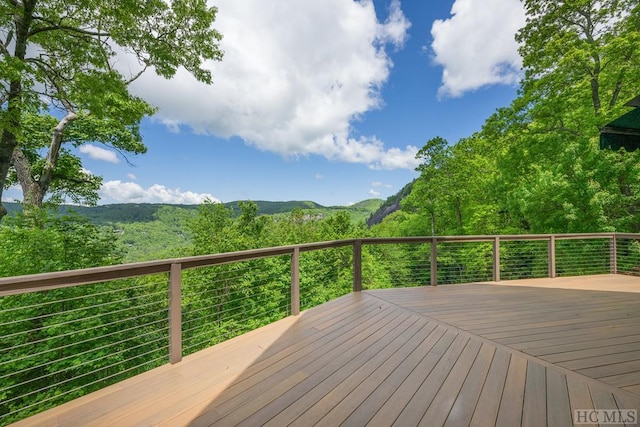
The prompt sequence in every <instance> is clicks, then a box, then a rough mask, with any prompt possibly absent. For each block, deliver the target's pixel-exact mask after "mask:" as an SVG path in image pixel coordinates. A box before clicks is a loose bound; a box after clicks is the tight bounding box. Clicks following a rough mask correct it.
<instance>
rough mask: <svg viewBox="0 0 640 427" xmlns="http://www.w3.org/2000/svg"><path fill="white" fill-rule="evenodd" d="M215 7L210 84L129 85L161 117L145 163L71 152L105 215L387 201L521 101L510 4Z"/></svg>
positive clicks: (229, 3) (85, 150) (181, 76)
mask: <svg viewBox="0 0 640 427" xmlns="http://www.w3.org/2000/svg"><path fill="white" fill-rule="evenodd" d="M213 4H215V5H216V6H217V7H218V16H217V19H216V24H215V26H216V28H217V29H218V30H219V31H220V32H221V33H222V34H223V36H224V39H223V40H222V42H221V47H222V49H223V50H224V52H225V56H224V59H223V60H222V62H219V63H211V64H208V68H210V69H211V70H212V72H213V78H214V83H213V85H211V86H206V85H204V84H202V83H199V82H197V81H196V80H195V79H194V78H192V77H191V76H190V75H189V74H188V73H187V72H184V71H179V72H178V74H177V75H176V76H175V77H174V78H173V79H171V80H163V79H162V78H160V77H157V76H156V75H155V74H153V73H148V74H145V75H144V76H143V77H142V78H141V79H139V80H138V81H136V82H135V83H134V85H133V86H132V87H131V90H132V91H133V92H134V93H135V94H136V95H138V96H141V97H142V98H144V99H146V100H147V101H149V102H150V103H151V104H153V105H155V106H157V107H158V112H157V114H156V115H154V116H153V117H151V118H149V119H145V121H144V122H143V125H142V133H143V137H144V143H145V144H146V145H147V147H148V152H147V153H146V154H144V155H139V156H130V157H128V158H124V157H123V156H122V155H121V154H120V153H117V152H115V151H112V150H109V149H108V148H107V147H105V146H101V145H99V144H93V145H91V144H90V145H85V146H83V147H81V148H80V149H79V151H78V152H77V153H78V155H79V156H80V157H81V158H82V160H83V164H84V165H85V168H87V169H88V170H90V171H91V172H93V173H95V174H98V175H101V176H103V177H104V184H103V187H102V189H101V191H100V195H101V201H100V204H107V203H129V202H138V203H142V202H150V203H151V202H153V203H185V204H197V203H201V202H202V201H203V200H205V199H207V198H208V199H211V200H214V201H215V200H219V201H223V202H228V201H233V200H241V199H251V200H273V201H276V200H313V201H315V202H317V203H320V204H323V205H327V206H329V205H347V204H350V203H355V202H358V201H361V200H364V199H368V198H383V199H384V198H386V197H388V196H390V195H392V194H394V193H396V192H397V191H398V190H399V189H400V188H402V187H403V186H404V185H405V184H407V183H408V182H410V181H411V180H412V179H413V178H415V177H416V176H417V172H416V171H415V167H416V166H417V165H418V163H417V162H416V159H415V154H416V152H417V151H418V149H419V148H420V147H422V145H424V143H425V142H426V141H428V140H429V139H431V138H433V137H436V136H441V137H444V138H445V139H447V140H448V141H449V142H450V143H455V142H456V141H458V140H459V139H460V138H464V137H467V136H470V135H472V134H473V133H474V132H476V131H478V130H479V129H480V127H481V126H482V124H483V123H484V121H485V119H486V118H488V117H489V115H490V114H491V113H493V111H495V109H496V108H499V107H503V106H507V105H508V104H509V103H510V102H511V100H512V99H513V98H514V97H515V96H516V91H517V83H518V81H519V79H520V77H521V74H520V67H521V61H520V57H519V55H518V52H517V48H518V46H517V44H516V42H515V40H514V35H515V32H516V31H517V29H518V28H520V27H521V26H522V25H524V21H525V16H524V11H523V8H522V5H521V3H520V1H519V0H483V1H476V0H455V1H452V0H437V1H432V2H422V1H411V2H410V1H407V0H405V1H404V2H402V1H399V0H374V1H370V0H362V1H353V0H307V1H303V2H301V1H298V0H275V1H269V2H265V1H261V0H217V1H214V2H213ZM118 66H119V67H121V69H122V70H125V71H126V70H127V69H129V68H132V67H134V66H135V64H133V63H131V62H130V58H127V57H126V56H122V58H120V59H119V62H118ZM4 196H5V199H6V200H11V199H17V200H20V199H21V194H20V191H19V189H18V188H12V189H9V190H8V191H6V192H5V195H4Z"/></svg>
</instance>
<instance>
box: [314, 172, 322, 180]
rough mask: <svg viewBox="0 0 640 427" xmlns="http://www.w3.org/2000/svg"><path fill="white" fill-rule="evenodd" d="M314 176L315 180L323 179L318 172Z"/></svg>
mask: <svg viewBox="0 0 640 427" xmlns="http://www.w3.org/2000/svg"><path fill="white" fill-rule="evenodd" d="M314 178H315V179H317V180H322V179H324V176H323V175H320V174H319V173H317V174H315V175H314Z"/></svg>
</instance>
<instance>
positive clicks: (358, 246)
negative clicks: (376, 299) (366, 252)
mask: <svg viewBox="0 0 640 427" xmlns="http://www.w3.org/2000/svg"><path fill="white" fill-rule="evenodd" d="M360 291H362V240H356V241H355V242H353V292H360Z"/></svg>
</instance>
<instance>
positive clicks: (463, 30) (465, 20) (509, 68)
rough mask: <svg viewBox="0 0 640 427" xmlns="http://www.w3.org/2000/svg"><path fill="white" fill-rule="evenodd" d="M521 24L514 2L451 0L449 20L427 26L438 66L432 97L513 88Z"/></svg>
mask: <svg viewBox="0 0 640 427" xmlns="http://www.w3.org/2000/svg"><path fill="white" fill-rule="evenodd" d="M524 24H525V12H524V8H523V6H522V3H521V1H520V0H483V1H476V0H456V1H455V2H454V4H453V6H452V8H451V17H450V18H448V19H445V20H436V21H435V22H434V23H433V26H432V27H431V35H432V37H433V42H432V44H431V49H432V51H433V54H434V60H435V62H436V63H437V64H438V65H441V66H442V67H443V71H442V86H441V87H440V89H439V91H438V95H439V96H441V97H442V96H451V97H457V96H461V95H462V94H464V93H465V92H468V91H473V90H475V89H478V88H480V87H483V86H486V85H492V84H516V83H518V82H519V80H520V78H521V77H522V74H521V67H522V59H521V57H520V55H519V54H518V44H517V42H516V41H515V34H516V32H517V31H518V30H519V29H520V28H521V27H523V26H524Z"/></svg>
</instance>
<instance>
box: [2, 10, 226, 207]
mask: <svg viewBox="0 0 640 427" xmlns="http://www.w3.org/2000/svg"><path fill="white" fill-rule="evenodd" d="M216 13H217V9H216V8H215V7H209V6H208V5H207V2H206V1H205V0H174V1H172V2H170V3H169V2H165V1H163V0H143V1H138V0H135V1H134V0H123V1H119V2H115V3H114V2H101V1H96V0H71V1H67V0H65V1H60V0H40V1H33V2H28V3H26V4H25V5H24V7H18V6H17V5H13V4H12V3H6V2H5V3H2V4H0V17H1V18H0V25H1V26H2V31H1V32H0V34H2V36H0V46H4V48H3V49H1V50H0V54H2V56H3V60H2V61H0V81H1V83H2V84H1V85H0V99H2V102H1V103H0V106H1V107H0V122H1V124H2V129H3V132H2V135H1V139H0V196H1V194H2V189H3V188H4V187H6V185H7V184H8V182H7V181H6V179H7V176H8V174H9V169H10V166H11V165H12V163H15V162H12V159H11V153H12V151H13V150H14V148H15V147H16V146H18V147H20V148H21V149H22V151H23V152H30V153H31V154H34V153H38V154H42V157H43V158H45V157H46V158H48V162H49V164H47V168H46V169H45V174H44V175H42V176H38V175H36V174H32V173H31V170H36V169H38V166H37V165H36V164H35V163H33V164H31V163H25V162H24V161H25V158H23V159H22V162H18V163H16V164H15V165H16V166H17V167H19V168H20V171H17V172H18V173H17V174H14V175H12V176H13V177H14V178H15V177H16V176H17V177H20V178H19V180H20V184H21V185H22V187H23V193H25V201H26V202H29V203H34V204H36V205H41V204H42V202H43V200H44V197H45V195H46V193H47V192H49V191H50V190H51V189H52V188H53V187H54V186H56V185H57V186H58V187H59V188H60V187H62V186H63V185H62V184H61V183H60V182H58V183H55V180H56V179H57V178H58V177H60V176H69V173H68V172H69V170H68V169H67V171H66V172H65V173H62V174H61V173H58V172H55V173H53V174H52V170H54V169H55V168H56V167H57V159H58V158H59V153H60V151H61V146H62V144H68V143H72V144H74V145H75V146H78V145H82V144H85V143H89V142H94V143H95V142H99V143H104V144H107V145H108V146H111V147H113V148H116V149H118V150H119V151H120V152H121V153H136V154H139V153H144V152H145V151H146V148H145V147H144V145H143V143H142V137H141V135H140V129H139V125H140V121H141V120H142V119H143V118H144V117H145V116H148V115H151V114H153V113H154V112H155V109H154V108H153V107H152V106H151V105H149V104H148V103H147V102H145V101H144V100H142V99H140V98H137V97H134V96H132V95H131V94H130V93H129V91H128V85H129V83H130V82H131V81H133V80H135V79H136V78H138V77H139V76H140V75H141V74H142V73H143V72H145V71H146V70H154V71H155V72H156V73H157V74H159V75H161V76H163V77H166V78H171V77H172V76H174V75H175V73H176V72H177V70H178V69H179V68H180V67H183V68H185V69H186V70H187V71H189V72H190V73H191V74H192V75H193V76H194V77H195V78H196V79H198V80H200V81H202V82H205V83H211V81H212V78H211V73H210V71H209V69H208V68H207V67H206V62H207V61H219V60H221V59H222V51H221V50H220V48H219V45H218V43H219V41H220V39H221V38H222V35H221V34H220V33H219V32H218V31H216V30H215V29H214V28H213V22H214V20H215V17H216ZM3 37H4V39H3ZM10 49H13V50H12V51H11V50H10ZM122 55H129V60H130V59H133V61H129V60H127V61H128V62H130V64H131V65H130V67H122V66H119V62H122V61H123V56H122ZM35 116H43V117H42V118H35ZM52 117H56V118H57V119H58V120H57V122H55V123H54V122H53V120H52V119H51V118H52ZM61 117H66V120H64V119H63V120H60V118H61ZM34 119H35V124H33V125H32V124H31V123H32V121H34ZM45 123H46V130H45ZM54 127H55V129H56V132H53V129H54ZM47 132H48V134H47ZM35 147H38V150H35V151H34V150H33V149H34V148H35ZM32 157H33V156H26V159H30V160H33V158H32ZM67 166H68V164H67ZM80 174H81V172H80V169H78V170H77V171H76V172H75V173H74V175H76V176H79V175H80ZM12 181H13V179H12V180H11V181H10V182H12ZM94 183H95V180H94ZM90 187H91V186H89V187H85V188H84V193H85V195H86V198H85V197H84V196H83V197H79V198H77V199H74V200H79V201H81V202H82V201H84V200H87V201H89V202H91V201H92V200H94V201H95V200H96V198H97V194H96V193H95V192H93V193H91V191H90ZM76 194H79V193H78V192H77V191H76Z"/></svg>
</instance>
